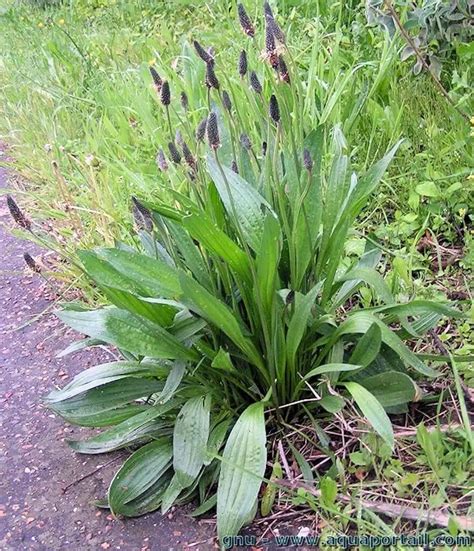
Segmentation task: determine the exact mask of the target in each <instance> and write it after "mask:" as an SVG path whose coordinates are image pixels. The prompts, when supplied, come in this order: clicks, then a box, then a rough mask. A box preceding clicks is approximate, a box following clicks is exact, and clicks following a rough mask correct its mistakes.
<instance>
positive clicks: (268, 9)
mask: <svg viewBox="0 0 474 551" xmlns="http://www.w3.org/2000/svg"><path fill="white" fill-rule="evenodd" d="M263 13H264V14H265V17H267V16H270V17H273V12H272V8H271V7H270V4H269V3H268V2H264V3H263Z"/></svg>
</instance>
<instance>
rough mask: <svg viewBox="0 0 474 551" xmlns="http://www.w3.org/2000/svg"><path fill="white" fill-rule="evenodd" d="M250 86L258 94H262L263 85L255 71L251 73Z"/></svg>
mask: <svg viewBox="0 0 474 551" xmlns="http://www.w3.org/2000/svg"><path fill="white" fill-rule="evenodd" d="M250 86H251V87H252V88H253V90H254V91H255V92H256V93H257V94H261V93H262V85H261V84H260V81H259V80H258V76H257V73H256V72H255V71H252V72H251V73H250Z"/></svg>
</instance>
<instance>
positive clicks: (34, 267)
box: [23, 253, 41, 274]
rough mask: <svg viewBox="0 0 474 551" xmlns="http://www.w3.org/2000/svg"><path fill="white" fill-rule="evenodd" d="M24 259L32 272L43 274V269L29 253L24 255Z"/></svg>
mask: <svg viewBox="0 0 474 551" xmlns="http://www.w3.org/2000/svg"><path fill="white" fill-rule="evenodd" d="M23 258H24V260H25V262H26V265H27V266H28V268H29V269H30V270H32V271H33V272H36V273H37V274H39V273H40V272H41V267H40V266H39V265H38V264H37V263H36V260H35V259H34V258H33V257H32V256H31V254H29V253H24V254H23Z"/></svg>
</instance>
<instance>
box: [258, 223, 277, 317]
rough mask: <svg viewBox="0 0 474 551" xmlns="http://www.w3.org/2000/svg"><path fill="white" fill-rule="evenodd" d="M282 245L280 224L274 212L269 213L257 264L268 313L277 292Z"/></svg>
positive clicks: (264, 303)
mask: <svg viewBox="0 0 474 551" xmlns="http://www.w3.org/2000/svg"><path fill="white" fill-rule="evenodd" d="M281 247H282V240H281V229H280V224H279V223H278V220H277V219H276V218H275V217H274V216H273V215H272V214H267V216H266V217H265V223H264V227H263V235H262V243H261V246H260V250H259V253H258V255H257V265H256V268H257V281H256V285H257V286H258V298H259V299H260V300H261V301H262V302H263V305H264V308H265V312H267V313H268V312H270V309H271V305H272V302H273V299H274V297H275V294H276V289H277V284H278V265H279V262H280V254H281Z"/></svg>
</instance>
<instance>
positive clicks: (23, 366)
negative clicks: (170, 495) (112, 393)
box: [0, 168, 214, 551]
mask: <svg viewBox="0 0 474 551" xmlns="http://www.w3.org/2000/svg"><path fill="white" fill-rule="evenodd" d="M0 187H2V188H5V187H7V182H6V172H5V170H3V169H1V168H0ZM3 224H7V225H10V219H9V216H8V210H7V207H6V203H5V198H4V196H0V384H1V392H0V405H1V409H2V414H1V421H0V460H1V470H2V473H3V474H2V477H1V480H0V494H1V504H0V549H2V550H15V551H17V550H23V549H25V550H26V549H28V550H29V549H33V550H36V549H38V550H46V549H47V550H54V551H56V550H62V549H68V550H70V551H72V550H73V551H76V550H82V549H98V550H99V551H100V550H101V549H110V550H113V549H122V550H137V551H140V550H143V551H148V550H151V551H155V550H168V549H186V548H188V544H194V545H192V546H191V549H193V550H208V549H213V548H214V541H213V539H212V536H213V533H214V525H213V524H212V523H205V522H204V523H198V522H197V521H193V520H191V519H190V517H188V516H186V515H185V514H184V513H182V512H181V511H180V512H179V513H177V512H172V513H171V514H170V518H168V517H166V518H164V517H161V516H160V514H159V513H155V514H152V515H148V516H145V517H142V518H139V519H129V520H127V521H125V522H122V521H119V520H114V519H113V518H112V517H111V516H110V515H109V514H108V512H107V511H99V510H98V509H96V508H95V507H94V506H93V505H92V504H91V501H92V500H94V499H97V498H103V497H104V495H105V492H106V489H107V486H108V483H109V481H110V479H111V476H112V475H113V473H114V470H115V469H116V466H117V464H120V463H119V462H118V463H117V464H116V465H111V466H108V467H104V468H103V469H100V470H98V471H97V472H96V473H94V475H93V476H90V477H88V478H87V479H85V480H84V481H82V482H79V483H77V484H75V485H73V486H72V487H70V488H69V489H68V490H67V491H66V492H65V493H64V492H63V488H65V487H66V486H67V485H68V484H70V483H71V482H73V481H75V480H77V479H79V478H80V477H81V476H83V475H85V474H87V473H89V472H93V471H95V469H96V468H97V467H98V466H99V465H103V464H105V463H107V462H108V461H109V460H110V458H111V457H113V456H111V455H110V454H109V455H103V456H84V455H75V454H74V452H73V451H72V450H71V449H70V448H68V446H67V445H66V443H65V441H64V440H65V439H66V438H67V439H69V438H71V437H75V438H76V437H78V436H80V435H81V432H83V431H82V429H79V428H76V427H74V428H71V427H67V426H66V425H65V424H64V423H63V422H62V421H61V419H59V418H57V417H56V416H55V415H53V414H51V412H49V411H48V410H46V409H44V407H43V406H42V405H41V403H40V400H41V397H42V396H44V395H45V394H47V393H48V392H49V390H51V388H53V385H55V384H57V385H63V384H64V383H65V382H67V381H69V380H70V378H71V376H73V375H74V374H76V373H77V372H79V371H81V370H82V369H84V368H85V367H88V366H91V365H94V364H97V363H100V362H101V361H104V360H107V359H108V355H107V353H106V352H104V351H101V352H98V353H97V352H91V351H86V352H82V353H77V354H74V355H70V356H67V357H66V358H64V359H63V360H58V359H56V357H55V356H56V354H57V353H58V352H60V351H61V350H63V349H64V348H65V347H66V346H67V345H68V344H69V343H70V342H71V341H73V340H75V339H76V338H77V334H76V335H75V334H73V333H72V332H71V331H67V330H66V329H65V328H64V327H63V326H62V325H61V324H60V323H59V322H58V320H57V319H55V318H54V316H51V315H44V316H41V318H40V319H39V321H36V322H34V323H32V324H30V325H26V326H24V324H25V322H27V321H29V320H31V319H32V318H33V317H35V316H36V315H38V314H40V313H41V312H42V311H43V310H44V309H45V308H47V306H48V305H49V304H50V301H49V300H48V297H47V295H46V290H45V288H44V285H43V284H42V280H41V279H40V278H39V277H37V276H36V277H35V276H32V275H30V274H28V273H27V271H26V270H25V265H24V262H23V258H22V255H23V252H25V251H28V252H30V253H31V254H33V255H34V254H38V253H39V252H40V251H39V250H38V249H37V248H35V247H34V246H33V245H32V244H30V243H27V242H23V241H20V240H18V239H16V238H14V237H12V236H11V235H9V234H8V233H7V232H5V229H4V228H3V227H2V225H3ZM22 326H23V327H22ZM18 327H21V328H20V329H19V330H15V328H18ZM109 357H110V356H109Z"/></svg>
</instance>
